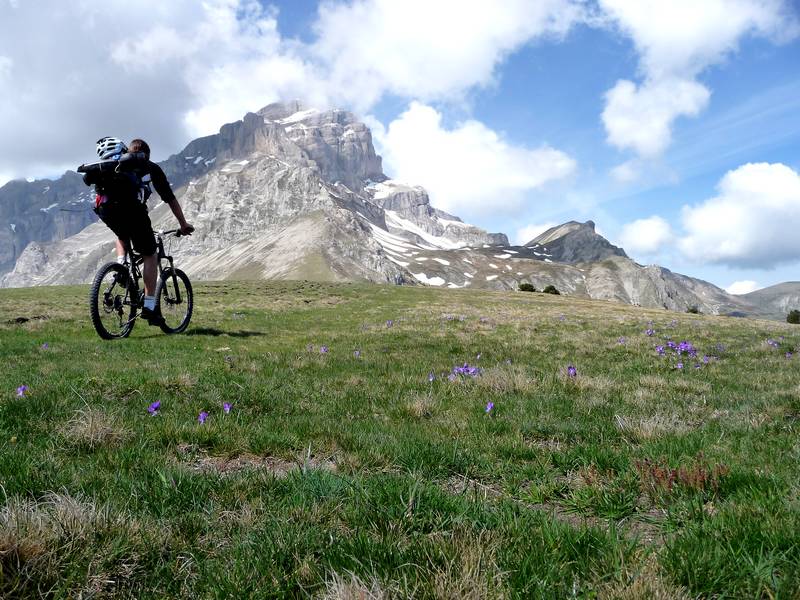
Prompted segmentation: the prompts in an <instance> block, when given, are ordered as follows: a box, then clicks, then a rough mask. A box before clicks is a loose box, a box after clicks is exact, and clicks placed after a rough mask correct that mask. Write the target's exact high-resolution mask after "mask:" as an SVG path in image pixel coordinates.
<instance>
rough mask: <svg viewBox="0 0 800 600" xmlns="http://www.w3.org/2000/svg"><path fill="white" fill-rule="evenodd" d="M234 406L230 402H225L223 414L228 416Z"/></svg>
mask: <svg viewBox="0 0 800 600" xmlns="http://www.w3.org/2000/svg"><path fill="white" fill-rule="evenodd" d="M232 406H233V405H232V404H231V403H230V402H223V403H222V412H224V413H225V414H226V415H227V414H228V413H229V412H231V407H232Z"/></svg>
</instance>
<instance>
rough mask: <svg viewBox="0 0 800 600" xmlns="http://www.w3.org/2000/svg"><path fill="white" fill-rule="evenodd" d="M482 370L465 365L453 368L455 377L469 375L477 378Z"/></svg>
mask: <svg viewBox="0 0 800 600" xmlns="http://www.w3.org/2000/svg"><path fill="white" fill-rule="evenodd" d="M480 372H481V371H480V369H478V368H477V367H470V366H469V365H468V364H467V363H464V366H462V367H453V374H455V375H469V376H470V377H477V376H478V375H479V374H480Z"/></svg>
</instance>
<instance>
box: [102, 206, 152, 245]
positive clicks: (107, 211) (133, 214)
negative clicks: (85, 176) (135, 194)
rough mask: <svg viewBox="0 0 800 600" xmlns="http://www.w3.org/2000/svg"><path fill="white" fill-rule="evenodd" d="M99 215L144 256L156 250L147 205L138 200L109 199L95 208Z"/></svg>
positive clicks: (112, 229)
mask: <svg viewBox="0 0 800 600" xmlns="http://www.w3.org/2000/svg"><path fill="white" fill-rule="evenodd" d="M95 212H96V213H97V216H98V217H100V220H101V221H103V223H105V224H106V225H108V227H109V228H110V229H111V231H113V232H114V233H115V234H116V235H117V237H118V238H120V239H121V240H130V242H131V244H133V249H134V250H136V252H138V253H139V254H141V255H142V256H149V255H150V254H155V252H156V237H155V235H154V234H153V225H152V224H151V223H150V215H148V214H147V207H146V206H145V205H144V204H142V203H141V202H137V201H136V200H130V201H120V202H114V201H112V200H108V201H106V202H104V203H103V204H101V205H100V206H99V207H97V208H96V209H95Z"/></svg>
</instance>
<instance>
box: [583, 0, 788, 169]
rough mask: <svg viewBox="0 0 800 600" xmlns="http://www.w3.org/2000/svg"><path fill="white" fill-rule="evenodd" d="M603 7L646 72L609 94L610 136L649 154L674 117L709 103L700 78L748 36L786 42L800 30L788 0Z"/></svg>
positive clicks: (665, 140)
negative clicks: (635, 52) (640, 78)
mask: <svg viewBox="0 0 800 600" xmlns="http://www.w3.org/2000/svg"><path fill="white" fill-rule="evenodd" d="M599 7H600V10H601V13H602V18H604V19H606V21H607V23H608V24H610V25H612V26H614V27H616V28H617V29H618V30H619V31H620V32H622V33H623V34H624V35H626V36H629V37H630V38H631V39H632V40H633V43H634V46H635V47H636V49H637V51H638V53H639V68H640V72H641V75H642V78H643V80H642V82H641V83H640V84H636V83H634V82H632V81H628V80H621V81H618V82H617V84H616V85H615V86H614V88H612V89H611V90H610V91H609V92H608V93H607V94H606V107H605V110H604V111H603V123H604V125H605V127H606V132H607V134H608V141H609V143H611V144H612V145H614V146H616V147H618V148H623V149H631V150H633V151H635V152H637V153H638V154H640V155H641V156H645V157H650V156H654V155H657V154H659V153H660V152H662V151H663V150H664V149H665V148H666V147H667V146H668V145H669V143H670V137H671V129H672V125H673V123H674V121H675V119H676V118H678V117H680V116H693V115H696V114H697V113H698V112H700V111H701V110H702V109H703V108H705V106H706V104H707V103H708V99H709V96H710V91H709V90H708V89H707V88H706V87H705V86H703V85H702V84H700V83H698V82H697V81H696V77H697V76H698V75H699V74H700V73H701V72H702V71H703V70H704V69H706V68H707V67H709V66H710V65H713V64H717V63H719V62H721V61H722V60H724V59H725V58H726V57H727V56H728V55H729V54H731V53H732V52H735V51H736V49H737V46H738V44H739V41H740V40H741V39H742V38H743V37H745V36H747V35H756V36H762V37H766V38H769V39H771V40H773V41H775V42H782V41H786V40H788V39H791V38H793V37H795V36H796V35H798V33H800V27H799V26H798V21H797V17H796V15H794V14H792V11H791V7H790V5H789V3H788V2H784V1H783V0H703V2H697V1H696V0H673V1H672V2H662V1H661V0H599Z"/></svg>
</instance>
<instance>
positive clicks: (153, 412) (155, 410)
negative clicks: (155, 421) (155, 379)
mask: <svg viewBox="0 0 800 600" xmlns="http://www.w3.org/2000/svg"><path fill="white" fill-rule="evenodd" d="M159 408H161V400H156V401H155V402H153V403H152V404H151V405H150V406H148V407H147V412H149V413H150V416H151V417H154V416H156V415H157V414H158V409H159Z"/></svg>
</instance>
